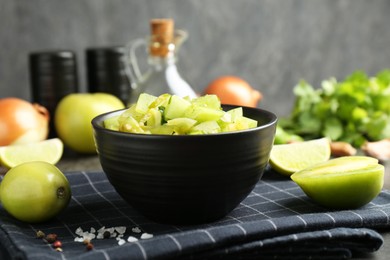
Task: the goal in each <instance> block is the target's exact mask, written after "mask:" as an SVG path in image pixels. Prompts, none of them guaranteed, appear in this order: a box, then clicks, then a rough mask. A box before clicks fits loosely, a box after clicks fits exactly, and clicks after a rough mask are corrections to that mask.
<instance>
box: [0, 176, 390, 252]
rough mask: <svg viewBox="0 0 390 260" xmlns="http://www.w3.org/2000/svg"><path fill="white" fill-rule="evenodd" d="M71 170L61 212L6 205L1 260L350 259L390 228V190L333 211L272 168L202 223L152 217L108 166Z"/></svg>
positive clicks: (0, 221)
mask: <svg viewBox="0 0 390 260" xmlns="http://www.w3.org/2000/svg"><path fill="white" fill-rule="evenodd" d="M66 175H67V177H68V179H69V181H70V183H71V187H72V192H73V196H72V200H71V203H70V205H69V207H68V208H67V209H66V211H65V212H64V213H63V214H61V215H60V216H58V218H56V219H54V220H52V221H50V222H48V223H45V224H39V225H29V224H25V223H21V222H19V221H17V220H15V219H13V218H12V217H10V216H9V215H8V214H7V213H6V212H5V211H4V209H2V208H0V247H1V253H0V259H72V260H73V259H93V260H98V259H240V258H241V259H248V258H261V259H267V258H275V257H277V258H281V259H283V258H285V259H294V258H299V259H302V258H323V259H335V258H349V257H353V256H355V253H359V252H373V251H375V250H378V249H379V248H380V246H381V245H382V243H383V240H382V237H381V236H380V234H379V233H377V232H376V231H374V229H379V228H384V227H388V226H390V192H389V191H383V192H381V194H380V195H379V196H378V197H377V198H376V199H375V200H374V201H372V202H371V203H369V204H368V205H366V206H365V207H363V208H360V209H358V210H348V211H327V210H325V209H323V208H321V207H318V206H317V205H315V204H313V203H312V201H310V200H309V199H308V198H307V197H306V196H305V195H304V193H303V192H302V191H301V190H300V188H299V187H298V186H297V185H296V184H295V183H293V182H292V181H290V180H289V179H288V178H286V177H283V176H279V175H277V174H275V173H274V172H272V171H271V170H269V169H268V170H267V171H266V172H265V174H264V176H263V179H262V180H261V181H259V183H258V184H257V186H256V187H255V189H254V190H253V192H252V193H251V194H250V195H249V196H248V197H247V198H246V199H245V200H244V201H243V202H242V203H241V204H240V205H239V206H238V207H237V208H236V209H234V210H233V211H232V212H231V213H230V214H229V215H228V216H226V217H225V218H223V219H221V220H219V221H216V222H214V223H208V224H203V225H197V226H173V225H164V224H159V223H155V222H153V221H150V220H148V219H147V218H145V217H143V216H142V215H140V214H139V213H137V212H136V211H135V210H134V209H133V208H132V207H131V206H129V205H127V204H126V203H125V202H124V201H123V200H122V199H121V198H120V197H119V195H118V194H117V193H116V192H115V190H114V189H113V187H112V186H111V185H110V183H109V182H108V181H107V178H106V176H105V175H104V173H103V172H69V173H66ZM112 227H126V231H124V229H123V228H122V229H119V228H118V229H117V232H112V230H111V233H112V234H111V236H112V237H111V238H105V239H97V238H95V239H93V240H92V243H93V244H94V249H93V250H89V251H87V250H86V246H85V245H84V244H83V243H82V242H77V241H79V240H82V238H81V239H80V237H82V236H83V234H82V233H83V232H87V233H84V236H85V234H89V235H90V234H92V233H93V234H98V233H99V232H97V231H96V232H95V230H99V229H101V230H103V229H106V231H107V230H109V228H112ZM91 228H94V230H91ZM38 230H42V231H43V232H45V233H46V234H48V233H56V234H57V235H58V237H59V239H60V240H61V242H62V252H57V251H56V250H55V249H53V248H52V247H51V245H50V244H47V243H46V242H44V240H42V239H38V238H36V237H35V234H36V231H38ZM107 234H108V233H107ZM114 235H117V236H116V237H114ZM151 235H153V237H151ZM100 236H101V235H100ZM129 241H130V242H129ZM123 242H125V243H123ZM122 243H123V244H122ZM120 244H121V245H120Z"/></svg>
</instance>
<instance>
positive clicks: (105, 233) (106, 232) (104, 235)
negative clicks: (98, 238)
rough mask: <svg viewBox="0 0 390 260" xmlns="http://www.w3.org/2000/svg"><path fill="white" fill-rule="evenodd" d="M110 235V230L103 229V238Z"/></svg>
mask: <svg viewBox="0 0 390 260" xmlns="http://www.w3.org/2000/svg"><path fill="white" fill-rule="evenodd" d="M110 237H111V233H110V231H107V230H106V231H104V233H103V238H110Z"/></svg>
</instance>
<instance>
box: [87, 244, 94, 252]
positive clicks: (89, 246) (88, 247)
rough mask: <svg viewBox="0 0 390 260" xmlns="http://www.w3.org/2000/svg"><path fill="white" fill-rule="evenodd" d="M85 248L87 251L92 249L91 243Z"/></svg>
mask: <svg viewBox="0 0 390 260" xmlns="http://www.w3.org/2000/svg"><path fill="white" fill-rule="evenodd" d="M86 248H87V250H88V251H90V250H92V249H93V244H92V243H88V244H87V246H86Z"/></svg>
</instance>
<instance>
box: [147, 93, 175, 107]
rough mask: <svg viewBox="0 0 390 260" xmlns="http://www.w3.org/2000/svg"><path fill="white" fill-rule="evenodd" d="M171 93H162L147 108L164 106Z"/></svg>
mask: <svg viewBox="0 0 390 260" xmlns="http://www.w3.org/2000/svg"><path fill="white" fill-rule="evenodd" d="M170 98H171V95H170V94H168V93H165V94H162V95H160V96H158V97H157V98H156V100H154V101H153V102H152V103H151V104H150V105H149V108H158V107H166V106H167V105H168V102H169V99H170Z"/></svg>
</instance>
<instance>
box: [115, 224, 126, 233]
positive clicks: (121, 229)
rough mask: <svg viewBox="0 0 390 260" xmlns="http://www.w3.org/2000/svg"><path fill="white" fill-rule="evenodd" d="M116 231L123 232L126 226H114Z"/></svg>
mask: <svg viewBox="0 0 390 260" xmlns="http://www.w3.org/2000/svg"><path fill="white" fill-rule="evenodd" d="M115 230H116V232H118V233H119V234H124V233H125V232H126V227H124V226H121V227H115Z"/></svg>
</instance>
